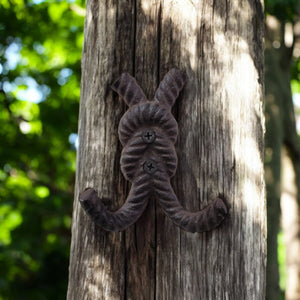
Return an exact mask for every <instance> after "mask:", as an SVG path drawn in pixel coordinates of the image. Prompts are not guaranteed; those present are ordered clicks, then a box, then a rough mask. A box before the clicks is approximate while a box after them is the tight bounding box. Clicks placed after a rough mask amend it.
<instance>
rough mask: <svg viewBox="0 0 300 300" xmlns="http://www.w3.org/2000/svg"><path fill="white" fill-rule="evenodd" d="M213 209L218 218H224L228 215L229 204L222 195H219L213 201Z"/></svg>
mask: <svg viewBox="0 0 300 300" xmlns="http://www.w3.org/2000/svg"><path fill="white" fill-rule="evenodd" d="M214 209H215V211H216V213H217V216H218V217H222V218H225V216H226V215H228V214H229V210H230V203H229V202H228V201H227V199H226V198H225V197H224V196H223V195H221V194H219V196H218V198H217V199H216V200H215V201H214Z"/></svg>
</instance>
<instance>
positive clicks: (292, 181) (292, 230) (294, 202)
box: [281, 149, 300, 300]
mask: <svg viewBox="0 0 300 300" xmlns="http://www.w3.org/2000/svg"><path fill="white" fill-rule="evenodd" d="M291 156H292V157H293V155H292V154H291V153H288V151H287V149H284V151H283V158H282V161H283V163H282V194H281V211H282V218H281V222H282V229H283V233H284V239H285V241H284V242H285V245H286V275H287V279H286V292H285V299H286V300H296V299H300V258H299V253H300V239H299V236H300V231H299V228H300V211H299V200H298V197H299V196H298V195H299V191H298V185H299V183H297V181H298V182H299V169H300V163H299V157H298V158H297V161H295V159H294V161H293V160H292V159H291ZM297 171H298V172H297ZM297 173H298V174H297ZM297 175H298V176H297Z"/></svg>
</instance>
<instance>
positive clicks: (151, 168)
mask: <svg viewBox="0 0 300 300" xmlns="http://www.w3.org/2000/svg"><path fill="white" fill-rule="evenodd" d="M143 168H144V171H145V172H146V173H148V174H153V173H155V172H156V170H157V165H156V163H155V162H154V161H153V160H151V159H148V160H146V161H145V162H144V164H143Z"/></svg>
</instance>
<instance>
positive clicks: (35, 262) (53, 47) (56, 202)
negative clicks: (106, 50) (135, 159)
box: [0, 0, 84, 299]
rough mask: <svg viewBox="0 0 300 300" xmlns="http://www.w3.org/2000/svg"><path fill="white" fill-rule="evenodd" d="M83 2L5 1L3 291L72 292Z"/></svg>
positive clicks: (0, 106) (24, 295)
mask: <svg viewBox="0 0 300 300" xmlns="http://www.w3.org/2000/svg"><path fill="white" fill-rule="evenodd" d="M82 6H83V1H76V2H75V1H70V2H67V1H63V2H61V1H45V2H44V1H41V0H33V1H31V0H28V1H25V0H24V1H23V0H7V1H6V0H2V1H1V2H0V16H1V17H0V128H1V129H0V140H1V142H0V144H1V146H0V299H65V295H66V287H67V278H68V257H69V244H70V223H71V199H72V198H73V196H72V195H73V188H74V171H75V138H76V135H74V134H75V133H76V132H77V118H78V101H79V85H80V83H79V81H80V79H79V78H80V58H81V44H82V40H83V20H84V9H83V8H82Z"/></svg>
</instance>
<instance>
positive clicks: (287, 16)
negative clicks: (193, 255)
mask: <svg viewBox="0 0 300 300" xmlns="http://www.w3.org/2000/svg"><path fill="white" fill-rule="evenodd" d="M266 12H267V17H266V38H265V46H266V47H265V48H266V50H265V70H266V71H265V80H266V84H265V87H266V88H265V93H266V153H265V174H266V183H267V211H268V218H267V219H268V259H267V299H270V300H271V299H272V300H273V299H279V295H280V288H279V268H278V252H277V248H278V243H277V240H278V233H279V230H280V215H281V213H282V220H283V224H282V225H283V229H284V239H285V244H286V249H287V254H288V255H285V253H284V256H286V263H287V266H286V270H287V272H286V273H287V285H286V293H285V298H286V299H299V298H300V260H299V249H300V212H299V203H300V199H299V190H300V145H299V137H298V135H297V132H296V121H295V113H294V104H293V98H292V90H291V79H294V92H297V90H298V91H300V89H299V74H300V73H299V67H298V65H299V33H300V32H299V29H297V28H299V1H297V0H290V1H272V0H269V1H266ZM297 30H298V32H297ZM297 51H298V54H297ZM291 71H292V72H291ZM283 148H285V151H283V152H282V150H283ZM282 158H284V159H283V161H284V164H282ZM282 166H283V168H282ZM281 186H282V188H281ZM280 199H281V208H282V209H281V208H280ZM281 279H283V278H281ZM281 282H283V281H282V280H281ZM281 288H284V286H283V284H281ZM283 294H284V291H283Z"/></svg>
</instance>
